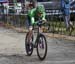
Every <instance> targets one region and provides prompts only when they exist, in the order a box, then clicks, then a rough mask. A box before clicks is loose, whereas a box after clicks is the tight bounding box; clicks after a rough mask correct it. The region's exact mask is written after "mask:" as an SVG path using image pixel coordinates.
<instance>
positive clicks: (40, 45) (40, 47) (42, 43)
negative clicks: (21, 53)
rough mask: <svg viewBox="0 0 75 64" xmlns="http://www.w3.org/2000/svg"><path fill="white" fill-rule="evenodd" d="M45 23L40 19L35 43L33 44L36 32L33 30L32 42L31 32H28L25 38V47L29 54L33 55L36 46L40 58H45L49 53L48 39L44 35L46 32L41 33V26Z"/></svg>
mask: <svg viewBox="0 0 75 64" xmlns="http://www.w3.org/2000/svg"><path fill="white" fill-rule="evenodd" d="M43 24H44V23H42V21H39V22H38V23H37V26H38V28H37V29H38V31H37V37H36V39H35V41H34V44H33V40H34V32H32V36H30V37H31V38H30V42H28V40H29V39H28V34H29V32H28V33H27V34H26V38H25V49H26V53H27V55H28V56H31V55H32V53H33V49H34V48H36V51H37V56H38V58H39V59H40V60H44V59H45V58H46V55H47V40H46V37H45V36H44V34H43V33H40V30H39V27H40V26H42V25H43ZM33 30H34V28H33ZM43 51H44V52H43ZM42 52H43V53H42Z"/></svg>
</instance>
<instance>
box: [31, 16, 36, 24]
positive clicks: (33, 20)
mask: <svg viewBox="0 0 75 64" xmlns="http://www.w3.org/2000/svg"><path fill="white" fill-rule="evenodd" d="M31 24H32V25H36V24H37V22H35V19H34V17H31Z"/></svg>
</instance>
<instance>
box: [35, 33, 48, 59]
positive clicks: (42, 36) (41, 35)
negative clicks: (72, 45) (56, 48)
mask: <svg viewBox="0 0 75 64" xmlns="http://www.w3.org/2000/svg"><path fill="white" fill-rule="evenodd" d="M40 38H43V39H44V41H45V46H46V47H45V53H44V56H43V57H41V56H40V53H39V49H38V45H39V39H40ZM36 46H37V47H36V50H37V56H38V57H39V59H40V60H44V59H45V58H46V55H47V40H46V38H45V36H44V35H43V34H39V35H38V37H37V45H36Z"/></svg>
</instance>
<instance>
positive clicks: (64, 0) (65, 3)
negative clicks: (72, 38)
mask: <svg viewBox="0 0 75 64" xmlns="http://www.w3.org/2000/svg"><path fill="white" fill-rule="evenodd" d="M61 11H62V13H63V16H64V17H63V18H64V21H65V24H66V31H67V30H70V28H71V29H72V30H73V29H74V28H73V25H72V23H71V22H70V1H69V0H61Z"/></svg>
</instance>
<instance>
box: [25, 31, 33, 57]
mask: <svg viewBox="0 0 75 64" xmlns="http://www.w3.org/2000/svg"><path fill="white" fill-rule="evenodd" d="M28 35H29V32H28V33H27V34H26V38H25V49H26V54H27V55H28V56H31V55H32V53H33V43H31V44H29V43H28V42H27V38H28ZM31 38H32V41H33V36H32V37H31ZM28 45H31V47H32V49H31V50H29V51H28V49H29V46H28Z"/></svg>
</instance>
